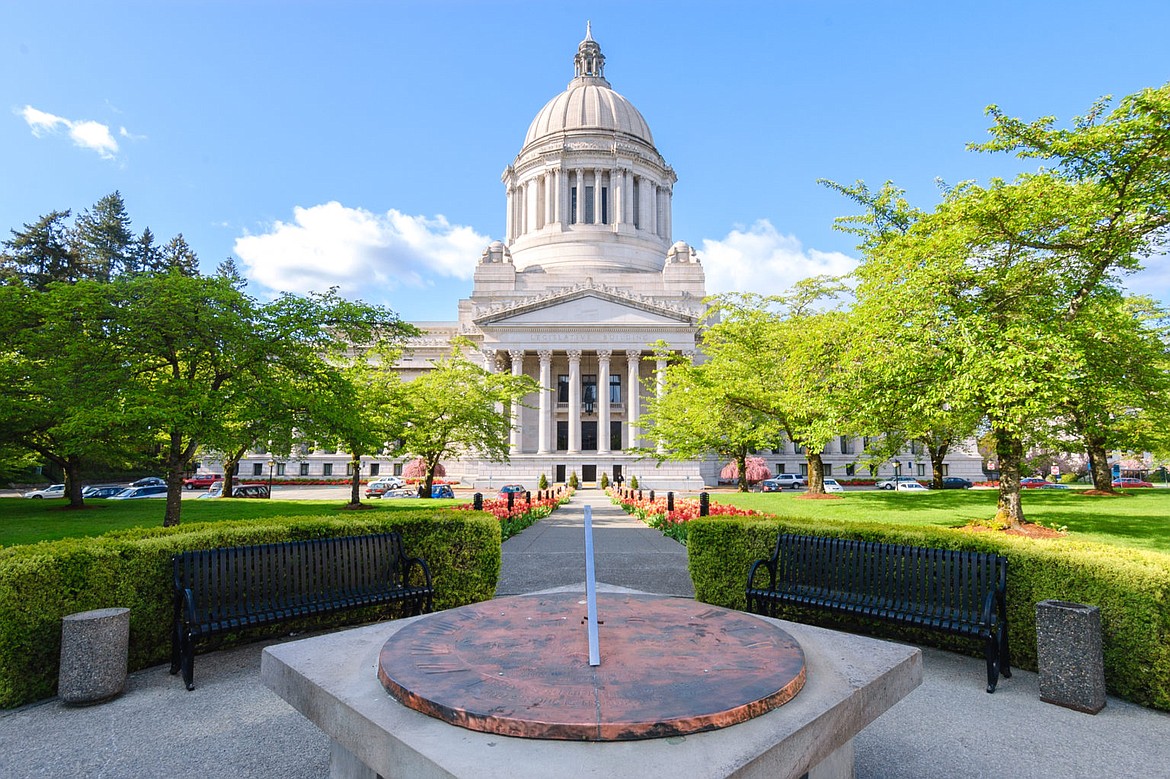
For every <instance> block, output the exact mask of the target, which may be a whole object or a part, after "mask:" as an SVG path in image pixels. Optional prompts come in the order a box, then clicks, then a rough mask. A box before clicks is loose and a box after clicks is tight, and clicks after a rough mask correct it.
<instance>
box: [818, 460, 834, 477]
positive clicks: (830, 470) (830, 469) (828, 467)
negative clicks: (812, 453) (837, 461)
mask: <svg viewBox="0 0 1170 779" xmlns="http://www.w3.org/2000/svg"><path fill="white" fill-rule="evenodd" d="M824 468H825V472H824V473H823V474H821V475H822V476H832V475H833V466H832V465H829V464H828V463H825V465H824Z"/></svg>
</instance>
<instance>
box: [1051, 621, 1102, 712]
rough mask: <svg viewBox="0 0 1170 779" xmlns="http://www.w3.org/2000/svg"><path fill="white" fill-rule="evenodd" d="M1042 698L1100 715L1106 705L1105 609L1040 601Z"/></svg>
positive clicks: (1059, 704)
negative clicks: (1103, 621) (1103, 645)
mask: <svg viewBox="0 0 1170 779" xmlns="http://www.w3.org/2000/svg"><path fill="white" fill-rule="evenodd" d="M1036 661H1037V670H1038V671H1039V675H1040V700H1042V701H1044V702H1045V703H1054V704H1056V705H1058V706H1065V707H1067V708H1070V709H1075V710H1076V711H1083V712H1086V713H1088V714H1096V713H1097V712H1099V711H1100V710H1101V709H1102V708H1104V707H1105V658H1104V651H1103V648H1102V645H1101V610H1100V609H1098V608H1097V607H1096V606H1086V605H1084V604H1082V603H1066V602H1064V601H1059V600H1045V601H1040V602H1039V603H1037V604H1036Z"/></svg>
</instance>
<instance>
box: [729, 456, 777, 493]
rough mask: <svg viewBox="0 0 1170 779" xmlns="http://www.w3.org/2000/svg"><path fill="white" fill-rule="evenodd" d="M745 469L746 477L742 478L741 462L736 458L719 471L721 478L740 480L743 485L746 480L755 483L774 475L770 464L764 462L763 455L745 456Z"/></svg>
mask: <svg viewBox="0 0 1170 779" xmlns="http://www.w3.org/2000/svg"><path fill="white" fill-rule="evenodd" d="M743 470H744V478H743V479H740V477H739V463H738V462H737V461H736V460H732V461H731V462H729V463H728V464H727V465H725V466H723V470H721V471H720V472H719V478H720V479H723V480H724V481H738V482H740V484H741V485H742V484H743V483H745V482H746V483H748V484H755V483H756V482H758V481H763V480H764V479H768V478H771V476H772V471H770V470H769V469H768V464H767V463H765V462H764V458H763V457H745V458H744V469H743ZM741 488H742V487H741Z"/></svg>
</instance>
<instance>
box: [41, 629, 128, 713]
mask: <svg viewBox="0 0 1170 779" xmlns="http://www.w3.org/2000/svg"><path fill="white" fill-rule="evenodd" d="M129 650H130V609H127V608H109V609H95V610H93V611H83V612H80V613H78V614H70V615H68V616H66V617H63V618H62V619H61V667H60V671H59V672H58V676H57V695H58V696H59V697H60V698H61V700H62V701H63V702H65V703H68V704H74V705H86V704H91V703H101V702H103V701H108V700H110V699H111V698H116V697H117V696H119V695H121V693H122V691H123V690H124V689H125V688H126V666H127V659H128V657H129Z"/></svg>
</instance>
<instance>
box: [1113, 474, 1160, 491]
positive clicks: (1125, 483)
mask: <svg viewBox="0 0 1170 779" xmlns="http://www.w3.org/2000/svg"><path fill="white" fill-rule="evenodd" d="M1113 486H1114V487H1125V488H1130V487H1153V486H1154V485H1153V484H1151V483H1150V482H1148V481H1142V480H1141V479H1134V478H1131V477H1129V476H1122V477H1121V478H1120V479H1114V480H1113Z"/></svg>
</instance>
